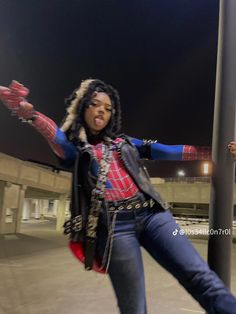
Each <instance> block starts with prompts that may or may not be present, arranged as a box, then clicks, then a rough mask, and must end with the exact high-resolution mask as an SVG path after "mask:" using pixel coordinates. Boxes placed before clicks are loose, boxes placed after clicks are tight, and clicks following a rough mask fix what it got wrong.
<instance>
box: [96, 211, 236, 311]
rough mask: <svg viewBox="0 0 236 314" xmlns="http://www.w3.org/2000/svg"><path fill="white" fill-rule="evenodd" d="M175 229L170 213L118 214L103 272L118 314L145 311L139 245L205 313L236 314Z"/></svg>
mask: <svg viewBox="0 0 236 314" xmlns="http://www.w3.org/2000/svg"><path fill="white" fill-rule="evenodd" d="M176 230H180V227H179V225H178V224H177V223H176V222H175V220H174V219H173V217H172V214H171V213H170V212H169V211H160V210H159V211H158V210H156V209H142V210H138V211H133V212H128V211H122V212H120V213H119V214H118V215H117V218H116V223H115V227H114V232H113V237H112V238H113V239H112V251H111V260H110V264H109V268H108V273H109V276H110V279H111V282H112V285H113V288H114V290H115V294H116V297H117V300H118V306H119V309H120V312H121V313H122V314H145V313H147V310H146V297H145V284H144V271H143V262H142V256H141V250H140V246H142V247H144V248H145V249H146V250H147V251H148V252H149V254H150V255H151V256H152V257H153V258H154V259H155V260H156V261H157V262H158V263H159V264H160V265H161V266H163V267H164V268H165V269H166V270H167V271H169V272H170V273H171V274H172V275H173V276H174V277H175V278H176V279H177V280H178V281H179V282H180V284H181V285H182V286H183V287H184V288H185V289H186V290H187V291H188V292H189V293H190V294H191V295H192V296H193V297H194V298H195V299H196V300H197V301H198V302H199V303H200V305H201V306H202V307H203V308H204V309H205V310H206V311H207V312H208V313H211V314H213V313H214V314H215V313H222V314H223V313H224V314H226V313H227V314H233V313H236V299H235V298H234V296H233V295H232V294H231V293H230V292H229V290H228V289H227V288H226V287H225V285H224V283H223V282H222V281H221V280H220V279H219V278H218V276H217V275H216V274H215V273H214V272H213V271H212V270H210V269H209V267H208V265H207V263H206V262H205V261H204V260H203V259H202V258H201V256H200V255H199V253H198V252H197V251H196V249H195V248H194V247H193V245H192V244H191V242H190V241H189V240H188V239H187V237H186V236H185V235H181V234H179V232H176ZM100 232H101V229H100ZM101 239H102V237H100V241H101ZM102 242H103V244H104V241H103V240H102Z"/></svg>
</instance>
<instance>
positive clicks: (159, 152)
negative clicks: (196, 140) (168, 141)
mask: <svg viewBox="0 0 236 314" xmlns="http://www.w3.org/2000/svg"><path fill="white" fill-rule="evenodd" d="M131 142H132V144H133V145H135V146H136V148H137V149H138V151H139V155H140V158H147V159H151V160H182V158H183V148H184V145H164V144H161V143H155V142H149V141H143V140H140V139H137V138H131Z"/></svg>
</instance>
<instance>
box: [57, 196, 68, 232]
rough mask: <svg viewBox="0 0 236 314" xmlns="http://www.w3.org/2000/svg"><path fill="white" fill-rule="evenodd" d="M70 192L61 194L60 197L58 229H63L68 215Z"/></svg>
mask: <svg viewBox="0 0 236 314" xmlns="http://www.w3.org/2000/svg"><path fill="white" fill-rule="evenodd" d="M67 198H68V194H61V195H60V197H59V202H58V208H57V224H56V230H57V231H62V230H63V224H64V222H65V217H66V206H67Z"/></svg>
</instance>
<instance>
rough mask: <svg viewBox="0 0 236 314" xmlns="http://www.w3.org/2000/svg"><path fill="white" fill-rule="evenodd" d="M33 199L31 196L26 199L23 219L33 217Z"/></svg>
mask: <svg viewBox="0 0 236 314" xmlns="http://www.w3.org/2000/svg"><path fill="white" fill-rule="evenodd" d="M31 208H32V200H31V199H30V198H26V199H24V202H23V212H22V220H28V219H30V217H31Z"/></svg>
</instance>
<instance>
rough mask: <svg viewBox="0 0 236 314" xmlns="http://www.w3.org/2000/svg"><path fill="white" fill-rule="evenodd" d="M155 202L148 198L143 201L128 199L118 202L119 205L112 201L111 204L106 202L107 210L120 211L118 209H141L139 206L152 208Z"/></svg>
mask: <svg viewBox="0 0 236 314" xmlns="http://www.w3.org/2000/svg"><path fill="white" fill-rule="evenodd" d="M154 204H155V201H154V200H153V199H152V198H150V199H149V200H145V201H140V200H138V201H133V200H130V201H126V202H125V201H124V202H122V203H120V204H119V205H116V204H114V203H112V204H109V203H108V207H107V209H108V211H109V212H120V211H123V210H125V211H127V210H128V211H132V210H135V209H141V208H152V207H153V205H154Z"/></svg>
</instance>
